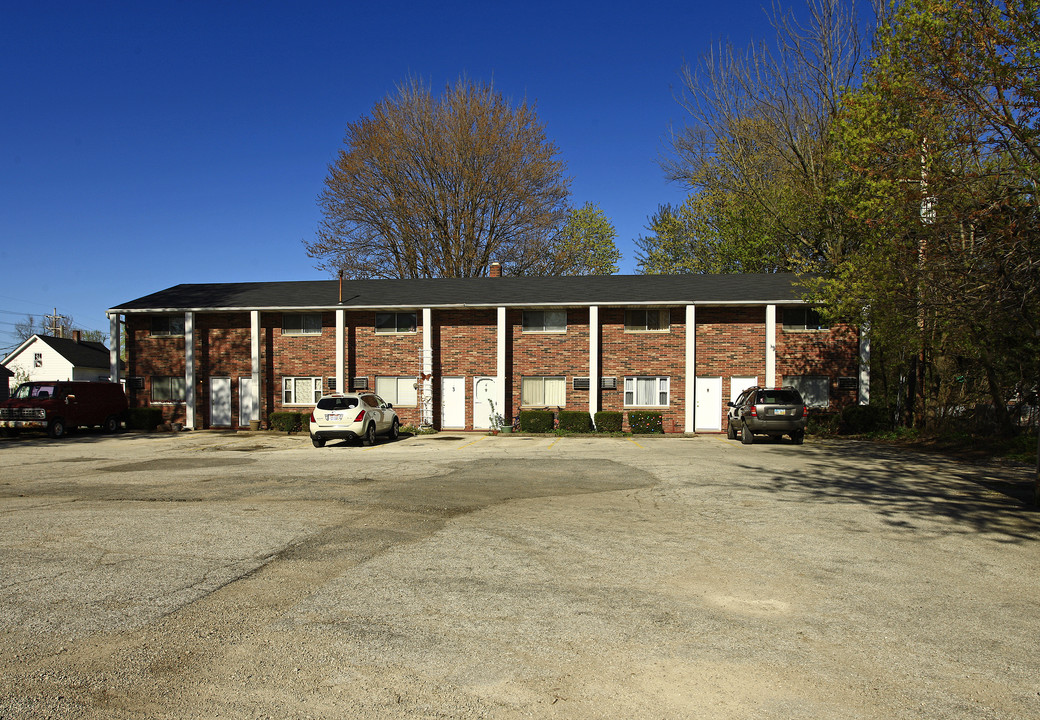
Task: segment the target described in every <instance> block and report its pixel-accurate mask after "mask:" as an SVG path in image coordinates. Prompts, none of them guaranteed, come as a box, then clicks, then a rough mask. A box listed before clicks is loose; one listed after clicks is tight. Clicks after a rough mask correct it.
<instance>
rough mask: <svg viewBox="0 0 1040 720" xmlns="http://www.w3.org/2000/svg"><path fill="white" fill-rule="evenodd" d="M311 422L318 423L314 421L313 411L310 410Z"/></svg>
mask: <svg viewBox="0 0 1040 720" xmlns="http://www.w3.org/2000/svg"><path fill="white" fill-rule="evenodd" d="M311 422H318V421H317V420H315V419H314V411H313V410H311Z"/></svg>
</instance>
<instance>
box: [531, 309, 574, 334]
mask: <svg viewBox="0 0 1040 720" xmlns="http://www.w3.org/2000/svg"><path fill="white" fill-rule="evenodd" d="M522 322H523V328H524V332H525V333H528V332H535V333H565V332H567V311H566V310H524V313H523V321H522Z"/></svg>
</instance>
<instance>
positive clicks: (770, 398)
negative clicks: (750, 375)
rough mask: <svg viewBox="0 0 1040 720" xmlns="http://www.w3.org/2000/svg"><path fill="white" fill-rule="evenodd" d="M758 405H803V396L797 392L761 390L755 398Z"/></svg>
mask: <svg viewBox="0 0 1040 720" xmlns="http://www.w3.org/2000/svg"><path fill="white" fill-rule="evenodd" d="M755 404H756V405H802V404H804V403H802V396H801V395H799V394H798V391H797V390H761V391H759V393H758V397H757V398H755Z"/></svg>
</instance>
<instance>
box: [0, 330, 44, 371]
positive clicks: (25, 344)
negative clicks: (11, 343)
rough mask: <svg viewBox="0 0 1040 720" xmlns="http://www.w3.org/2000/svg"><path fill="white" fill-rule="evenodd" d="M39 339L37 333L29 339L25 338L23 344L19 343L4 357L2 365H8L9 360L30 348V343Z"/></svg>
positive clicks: (0, 363)
mask: <svg viewBox="0 0 1040 720" xmlns="http://www.w3.org/2000/svg"><path fill="white" fill-rule="evenodd" d="M37 340H39V338H38V337H36V336H35V335H33V336H31V337H30V338H29V339H28V340H24V341H23V342H22V344H21V345H19V346H18V347H16V348H15V349H14V350H12V351H11V352H9V353H8V354H7V356H6V357H5V358H4V359H3V361H2V362H0V365H7V363H8V362H10V361H12V360H14V359H15V358H16V357H18V356H19V355H21V354H22V353H23V352H24V351H25V350H26V348H28V347H29V346H30V345H32V344H33V343H34V342H36V341H37Z"/></svg>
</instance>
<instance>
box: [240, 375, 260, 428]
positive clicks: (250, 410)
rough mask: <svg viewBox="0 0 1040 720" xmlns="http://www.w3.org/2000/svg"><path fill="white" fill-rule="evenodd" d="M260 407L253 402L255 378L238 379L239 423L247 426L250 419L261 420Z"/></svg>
mask: <svg viewBox="0 0 1040 720" xmlns="http://www.w3.org/2000/svg"><path fill="white" fill-rule="evenodd" d="M259 410H260V409H259V408H258V407H256V405H255V404H254V403H253V378H251V377H242V378H239V379H238V424H239V425H241V426H242V427H247V426H248V425H249V421H250V420H259V419H260V412H259Z"/></svg>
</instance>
